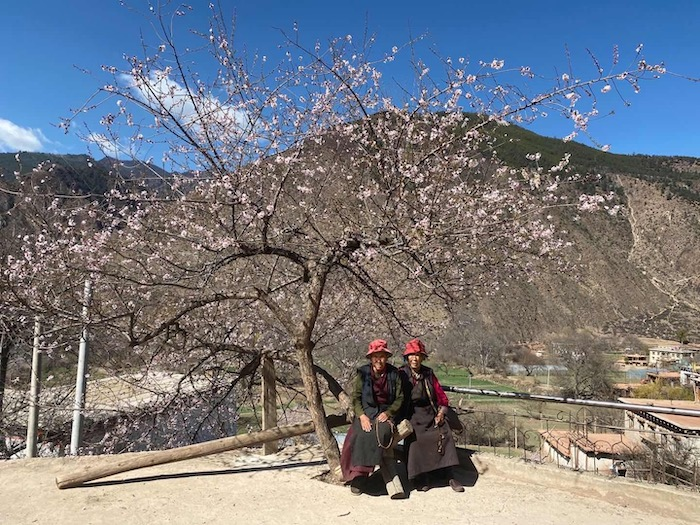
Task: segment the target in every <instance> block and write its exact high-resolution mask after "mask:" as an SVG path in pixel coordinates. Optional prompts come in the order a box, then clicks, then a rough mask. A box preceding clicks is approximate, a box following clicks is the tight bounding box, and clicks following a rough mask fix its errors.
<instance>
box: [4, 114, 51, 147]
mask: <svg viewBox="0 0 700 525" xmlns="http://www.w3.org/2000/svg"><path fill="white" fill-rule="evenodd" d="M44 142H48V141H47V139H46V137H45V136H44V134H43V133H42V132H41V130H39V129H31V128H23V127H21V126H18V125H17V124H15V123H14V122H10V121H9V120H6V119H4V118H0V151H5V152H14V151H42V149H43V148H44Z"/></svg>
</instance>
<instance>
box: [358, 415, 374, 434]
mask: <svg viewBox="0 0 700 525" xmlns="http://www.w3.org/2000/svg"><path fill="white" fill-rule="evenodd" d="M360 426H361V427H362V430H364V431H365V432H369V431H370V430H372V422H371V421H370V420H369V418H368V417H367V415H366V414H362V415H361V416H360Z"/></svg>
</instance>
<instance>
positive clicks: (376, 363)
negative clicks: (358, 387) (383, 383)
mask: <svg viewBox="0 0 700 525" xmlns="http://www.w3.org/2000/svg"><path fill="white" fill-rule="evenodd" d="M388 359H389V354H386V353H384V352H377V353H376V354H372V355H370V356H369V361H370V363H371V364H372V370H374V373H375V374H381V373H382V372H384V369H385V368H386V362H387V360H388Z"/></svg>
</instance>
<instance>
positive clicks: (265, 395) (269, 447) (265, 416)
mask: <svg viewBox="0 0 700 525" xmlns="http://www.w3.org/2000/svg"><path fill="white" fill-rule="evenodd" d="M262 359H263V362H262V428H263V430H269V429H271V428H274V427H276V426H277V385H276V380H277V378H276V374H275V362H274V361H273V359H272V357H271V356H270V355H269V354H267V353H266V354H265V355H263V358H262ZM277 450H278V443H277V440H274V441H266V442H265V443H263V454H264V455H267V454H275V453H277Z"/></svg>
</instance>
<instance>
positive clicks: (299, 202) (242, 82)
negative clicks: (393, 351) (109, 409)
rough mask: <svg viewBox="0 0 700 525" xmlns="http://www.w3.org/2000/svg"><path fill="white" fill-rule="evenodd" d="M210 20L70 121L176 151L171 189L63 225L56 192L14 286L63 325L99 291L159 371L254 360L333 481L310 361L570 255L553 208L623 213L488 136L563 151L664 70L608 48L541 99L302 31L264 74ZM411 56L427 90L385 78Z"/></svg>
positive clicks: (422, 320)
mask: <svg viewBox="0 0 700 525" xmlns="http://www.w3.org/2000/svg"><path fill="white" fill-rule="evenodd" d="M212 9H213V11H212V15H211V25H210V27H208V28H200V30H199V31H195V32H194V33H193V34H194V35H195V36H194V37H187V38H200V39H201V40H199V41H198V45H189V43H188V44H183V45H180V44H179V42H178V41H176V39H175V36H174V35H175V29H174V28H175V27H178V24H176V23H175V22H178V23H182V24H184V23H186V20H187V16H186V15H187V11H182V12H181V13H178V14H180V15H183V16H181V17H176V18H173V19H171V18H170V16H169V14H168V13H165V12H163V11H161V10H160V8H156V9H154V12H153V14H152V17H153V18H152V22H153V24H154V25H155V27H156V29H157V34H156V36H155V37H154V38H153V39H149V38H148V37H147V36H146V37H144V42H143V55H142V56H129V57H127V59H126V60H127V63H126V64H125V65H122V66H105V67H104V73H105V74H106V75H107V79H106V80H105V82H104V83H103V85H102V87H101V88H100V89H99V91H98V93H97V95H96V96H95V98H94V99H93V100H91V101H90V102H89V103H88V104H87V105H86V106H85V107H84V108H81V110H80V111H78V112H76V114H75V115H74V116H73V117H72V118H70V119H68V120H67V121H66V127H67V129H68V128H69V127H70V126H71V125H72V123H73V122H75V121H76V119H78V118H80V116H81V115H82V114H83V111H84V110H92V111H100V112H102V113H101V114H102V117H101V123H102V125H103V131H102V132H100V133H97V132H95V131H94V130H92V129H90V130H89V135H88V136H87V137H86V138H88V139H89V140H90V141H92V143H93V144H99V145H101V146H102V147H103V148H105V151H107V150H109V151H117V152H120V155H121V157H123V158H124V160H125V159H126V157H128V156H131V155H134V156H138V155H140V154H141V153H142V152H144V151H148V150H149V149H153V150H157V149H159V148H162V150H163V159H164V161H165V162H167V163H168V164H169V165H172V166H176V167H177V170H176V171H177V172H179V175H175V176H173V177H170V178H163V175H162V174H160V173H159V172H156V171H155V170H154V171H153V172H152V175H153V177H154V178H156V179H158V181H157V182H158V185H157V188H155V189H154V186H152V185H149V184H148V181H141V182H142V185H141V186H138V185H137V184H136V183H134V182H133V181H124V183H123V184H122V185H117V186H115V188H114V189H113V190H111V191H108V192H107V193H105V195H102V196H97V198H93V199H84V200H79V199H77V200H75V201H71V206H70V207H68V206H65V202H66V201H65V200H64V201H61V199H60V198H58V197H59V196H55V195H54V196H55V197H57V200H56V202H57V204H56V205H55V206H54V207H53V208H51V212H52V214H53V215H52V220H51V221H49V222H47V223H46V225H45V227H44V228H43V229H42V230H41V231H40V232H38V233H37V234H36V235H31V236H28V238H27V239H26V240H25V242H24V243H23V253H22V256H21V257H17V258H10V259H9V260H8V265H7V269H6V270H5V272H6V276H7V279H8V281H9V282H10V283H11V285H12V287H13V290H14V293H15V294H16V296H17V297H18V298H19V300H21V301H22V302H23V304H26V305H28V306H29V307H31V308H33V309H35V310H36V311H46V310H49V309H52V310H53V311H54V312H55V311H57V310H61V300H59V299H56V295H57V293H58V291H57V288H56V286H55V283H56V282H62V280H67V276H71V278H75V277H76V276H80V277H88V276H89V277H90V278H91V279H92V280H93V281H94V292H93V293H94V297H95V313H94V317H93V323H95V324H96V325H102V326H105V327H109V328H110V329H111V330H113V331H114V332H115V333H118V334H120V336H121V337H122V338H123V340H124V343H125V345H128V346H129V347H130V348H132V349H133V350H134V352H136V353H139V354H140V355H142V356H143V359H145V360H148V359H150V360H151V362H157V363H158V364H159V365H161V366H163V367H166V366H167V367H172V366H186V365H187V366H191V367H197V366H199V367H204V363H208V365H207V366H210V367H212V368H213V367H215V366H216V367H219V369H221V370H223V369H225V368H226V366H227V364H226V362H227V360H231V361H233V360H234V359H235V360H236V361H235V362H237V363H240V366H243V364H244V363H246V362H247V363H253V364H254V362H255V356H256V355H258V354H259V353H260V352H274V355H275V356H276V357H277V358H278V359H282V360H285V361H287V362H290V363H293V365H294V366H295V367H296V368H297V369H298V370H299V372H300V376H301V380H302V381H303V385H304V391H305V395H306V402H307V403H308V408H309V411H310V413H311V417H312V419H313V421H314V423H315V429H316V434H317V436H318V438H319V440H320V443H321V445H322V447H323V450H324V453H325V455H326V457H327V459H328V463H329V466H330V467H331V470H332V472H334V473H337V472H339V469H338V466H339V450H338V446H337V442H336V440H335V439H334V437H333V435H332V433H331V431H330V429H329V427H328V425H327V424H326V423H325V410H324V407H323V402H322V390H321V387H320V385H319V382H318V379H317V378H316V375H315V374H314V369H313V365H314V353H315V351H317V350H318V349H320V348H324V347H331V346H332V345H334V344H343V342H344V341H351V342H352V344H353V345H354V346H355V347H356V348H357V351H358V352H361V351H362V350H363V349H364V347H363V346H360V345H361V344H362V345H365V344H366V341H363V342H360V341H359V340H357V338H356V337H355V336H356V334H357V332H358V327H361V328H362V332H363V333H374V334H376V335H381V336H384V335H385V334H390V335H391V336H392V337H393V338H394V340H395V341H400V340H402V339H404V338H405V337H407V336H408V335H420V334H423V333H426V332H427V331H428V330H430V329H431V328H435V327H439V326H442V325H444V323H445V321H446V319H447V315H446V312H447V311H448V310H449V307H450V305H452V304H453V303H455V301H461V300H464V299H465V298H469V297H475V296H478V295H481V294H488V293H491V292H492V291H494V290H497V289H498V286H499V283H500V282H501V281H502V280H503V279H505V278H511V277H512V276H513V275H527V272H528V270H529V269H530V264H529V263H530V262H531V261H532V260H533V258H540V257H547V256H556V254H557V253H558V252H559V250H561V249H563V248H565V246H566V240H565V235H564V232H558V231H557V229H556V226H555V224H554V222H553V221H552V218H551V216H550V214H549V213H548V210H550V209H552V208H565V207H571V208H572V209H574V210H579V211H592V210H596V209H606V210H607V211H609V212H611V213H612V212H615V211H616V209H617V203H616V202H615V201H614V196H613V195H612V194H580V193H576V194H575V195H574V197H575V198H573V199H572V198H571V191H570V188H571V184H572V183H573V182H575V181H577V180H580V179H581V178H582V177H583V175H582V174H578V173H575V172H571V171H570V170H568V168H567V166H568V160H569V159H568V156H567V157H565V158H564V159H562V160H561V162H560V163H559V164H557V165H555V166H539V159H540V157H539V154H538V152H535V151H533V152H532V154H531V161H532V168H531V169H511V168H508V167H507V166H504V165H502V164H501V163H500V162H499V161H498V158H497V146H498V145H497V144H495V143H494V142H493V140H492V139H491V138H490V135H489V133H488V130H489V129H490V127H492V126H495V125H507V124H508V123H511V122H515V123H519V122H525V121H527V120H529V119H532V118H535V117H538V116H541V115H542V114H543V113H544V112H550V113H553V114H561V115H563V116H564V117H566V118H569V119H571V121H572V122H573V126H574V127H573V129H572V134H571V135H570V136H569V137H567V139H568V140H570V139H571V138H573V137H574V136H575V135H576V134H577V133H587V132H588V126H589V123H590V121H591V118H593V117H595V115H596V114H597V111H598V109H597V102H598V99H599V98H600V97H609V96H620V97H622V101H623V102H624V96H625V95H624V92H625V91H626V90H628V89H629V90H632V91H638V90H639V88H640V82H641V81H642V80H645V79H655V78H658V77H659V76H661V75H663V73H664V72H665V69H664V68H663V66H661V65H654V64H650V63H647V62H646V61H645V60H644V58H643V56H642V55H641V50H639V49H638V50H636V52H635V54H634V58H633V59H632V62H631V66H630V67H629V68H624V67H621V66H620V65H619V56H618V54H617V50H615V52H614V54H613V60H612V64H611V66H610V69H609V70H608V71H607V72H606V71H604V70H603V68H602V67H601V66H600V64H599V63H598V62H597V61H594V63H593V66H594V67H593V72H592V74H591V76H590V77H589V78H587V77H585V76H580V75H579V74H578V73H574V72H573V71H572V70H567V71H568V72H567V73H565V74H562V75H560V76H559V77H558V78H555V79H552V81H551V84H549V87H548V88H547V89H544V90H542V91H538V92H534V93H528V92H527V91H526V88H527V84H528V83H529V82H534V81H535V80H538V82H539V81H540V80H541V78H540V77H537V76H536V74H535V72H533V71H531V70H530V68H528V67H516V68H506V67H505V65H504V63H503V61H501V60H492V61H491V60H489V61H488V62H478V63H470V62H469V61H468V60H466V59H464V58H460V57H445V58H440V57H435V55H433V54H432V53H430V54H428V56H427V58H425V59H421V58H419V51H420V49H421V45H422V44H421V42H420V41H413V42H411V43H410V44H409V45H408V46H404V47H403V48H398V47H395V48H393V49H391V50H389V51H388V52H386V53H385V54H382V53H375V52H374V50H373V49H372V47H373V43H374V41H373V39H372V38H370V37H366V38H365V39H364V40H360V41H357V40H355V39H353V38H352V37H351V36H349V35H348V36H343V37H342V38H336V39H332V40H330V41H329V42H320V41H319V42H309V43H306V42H305V41H304V40H303V38H302V37H301V36H300V35H299V34H298V33H297V32H296V30H295V31H294V32H293V33H291V34H285V33H282V35H281V36H282V38H281V39H282V47H281V49H282V52H283V54H282V56H281V58H280V59H279V61H277V62H275V63H271V62H272V61H271V60H270V58H268V57H265V56H258V55H251V56H247V55H245V54H244V53H243V52H242V51H241V49H242V47H241V46H239V45H238V44H237V43H236V42H235V41H234V38H233V34H234V28H233V27H232V26H230V25H229V24H228V23H227V22H226V20H225V18H224V17H223V16H222V13H221V12H220V11H218V10H217V8H215V7H213V8H212ZM182 20H184V21H185V22H179V21H182ZM171 23H172V24H173V25H172V26H171ZM404 55H410V57H411V58H410V67H411V68H412V71H413V73H414V78H413V80H412V82H411V85H410V86H401V89H395V88H393V87H391V86H393V82H392V81H391V80H388V81H387V80H385V77H384V76H383V70H384V68H386V67H387V65H388V64H389V63H391V62H395V61H398V60H400V59H401V57H403V56H404ZM107 102H108V104H107ZM115 102H116V105H115ZM467 111H469V113H468V112H467ZM117 167H118V166H117ZM117 167H115V173H116V171H117V170H116V168H117ZM35 187H36V188H38V189H39V190H38V191H39V192H40V191H41V187H42V183H41V182H38V181H37V183H36V184H35ZM49 261H50V262H49ZM65 289H66V290H67V292H68V293H70V287H69V286H68V285H67V284H66V285H65ZM154 348H157V349H158V352H157V353H155V354H154V353H150V352H151V351H152V350H153V349H154ZM222 350H226V352H224V353H221V352H217V353H215V351H222ZM212 355H216V356H218V357H217V358H216V360H215V363H214V364H212V363H211V361H210V358H211V356H212ZM480 364H481V366H482V367H486V366H490V362H489V358H488V356H481V357H480ZM221 377H222V378H223V377H226V376H225V375H222V376H221Z"/></svg>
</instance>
